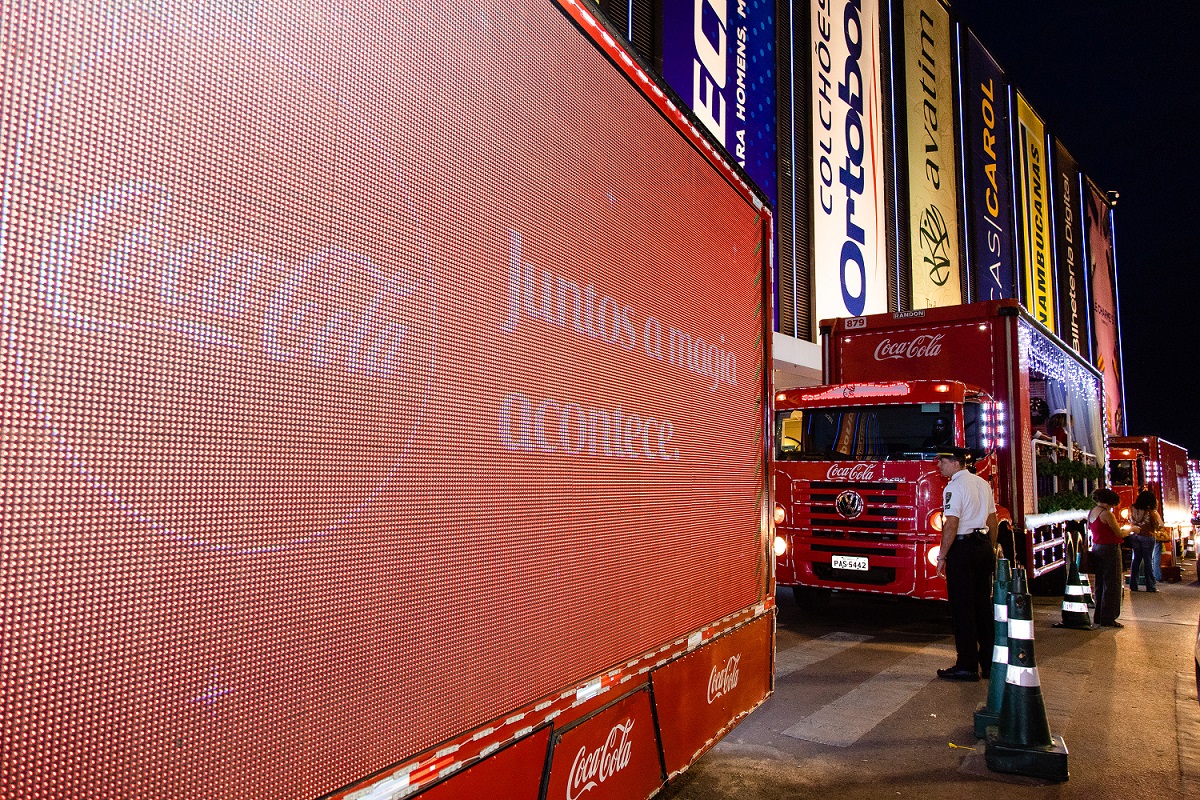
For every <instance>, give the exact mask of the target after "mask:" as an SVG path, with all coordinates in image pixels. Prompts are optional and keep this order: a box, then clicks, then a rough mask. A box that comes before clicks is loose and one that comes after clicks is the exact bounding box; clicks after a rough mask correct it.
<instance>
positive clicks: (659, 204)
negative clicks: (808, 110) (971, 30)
mask: <svg viewBox="0 0 1200 800" xmlns="http://www.w3.org/2000/svg"><path fill="white" fill-rule="evenodd" d="M4 18H5V22H6V27H5V29H4V33H3V34H2V38H0V47H2V48H3V61H2V62H0V70H2V76H3V87H4V108H5V115H4V117H3V119H2V120H0V125H2V126H3V128H2V132H3V135H2V138H0V148H2V149H0V157H2V158H3V168H4V172H3V175H4V183H3V186H2V191H3V195H2V197H0V204H2V205H0V253H2V257H3V261H2V263H0V288H2V290H3V293H4V297H3V300H4V305H3V311H2V316H0V331H2V334H3V345H2V346H0V358H2V359H3V366H4V382H3V389H2V393H0V402H2V406H0V408H2V417H0V420H2V424H3V429H2V438H0V447H2V448H3V459H2V472H0V498H2V504H0V514H2V515H3V534H2V536H3V538H2V540H0V581H2V585H0V624H2V625H3V634H4V651H3V657H2V658H0V730H2V733H0V737H2V741H0V744H2V746H0V796H3V797H13V798H18V797H19V798H22V799H23V800H37V799H38V798H64V797H72V798H92V797H95V798H99V797H111V798H142V797H170V798H202V799H203V800H215V799H216V798H257V799H259V800H266V798H272V799H274V798H316V797H339V798H359V799H363V798H371V799H372V800H380V799H381V798H399V797H407V796H410V795H413V794H416V793H418V792H425V793H426V796H428V797H432V798H447V797H452V798H459V797H462V798H478V797H490V798H539V797H546V798H555V800H564V799H565V800H577V798H580V797H584V798H586V799H587V800H599V799H600V798H637V797H648V796H650V795H651V794H653V793H654V792H656V791H657V790H658V789H659V787H661V785H662V784H663V782H664V781H665V780H666V779H667V778H668V777H669V776H671V775H674V774H676V773H678V772H680V771H681V770H683V769H685V768H686V767H687V766H688V764H690V763H691V762H692V761H693V760H694V759H695V758H696V757H697V756H698V755H699V754H700V753H702V752H704V751H705V750H706V749H707V748H709V747H711V746H712V744H713V743H714V742H715V741H717V740H718V739H719V738H720V736H721V735H723V733H724V732H726V731H727V730H729V728H730V727H731V726H732V725H734V724H735V723H736V722H737V721H738V720H739V719H740V718H742V717H743V716H744V715H745V714H747V713H748V712H749V711H750V710H751V709H753V708H754V707H756V706H757V705H758V704H759V703H761V702H762V701H763V699H764V698H765V697H766V696H767V694H768V693H769V692H770V689H771V674H772V671H771V668H772V653H773V641H774V608H773V597H774V595H773V582H772V563H771V556H770V549H769V536H770V534H769V523H770V521H769V499H768V498H769V492H768V485H767V481H766V478H765V475H766V451H767V445H766V441H765V440H766V424H767V413H766V410H765V409H766V406H767V401H768V400H769V397H770V394H769V386H768V385H767V381H768V378H767V377H766V376H767V375H769V370H766V369H765V365H766V364H768V363H770V361H769V353H767V352H766V348H767V343H768V342H769V341H770V336H769V320H770V318H771V314H770V304H769V300H768V298H770V296H771V294H770V286H769V277H770V272H769V269H768V267H769V264H768V263H767V259H768V258H769V255H768V254H769V253H770V247H769V245H768V243H769V242H770V241H771V230H770V226H771V219H770V214H769V212H768V209H767V208H766V207H765V206H764V204H763V202H762V200H761V198H760V197H759V196H757V195H756V193H755V191H754V190H753V189H752V188H751V187H750V186H749V185H748V184H747V183H746V182H745V181H744V179H743V178H742V177H741V174H740V173H738V172H737V171H736V170H734V169H732V168H731V167H729V166H728V165H727V163H726V162H725V161H724V160H723V159H722V157H721V156H720V155H718V154H717V151H716V148H715V146H714V145H711V144H710V143H709V142H708V140H707V139H705V138H704V137H703V136H702V135H701V134H700V133H699V132H698V129H697V127H696V126H695V125H694V124H693V122H692V121H691V120H690V119H689V118H687V117H686V116H685V115H684V114H683V113H682V112H681V111H680V109H679V108H678V107H677V106H676V105H674V104H673V103H672V102H671V101H670V100H669V99H668V96H667V95H666V94H665V93H664V90H663V89H661V88H660V87H659V84H657V83H656V82H655V81H654V80H653V79H651V78H650V77H649V75H648V74H647V73H646V72H645V71H644V70H643V69H642V68H641V67H640V66H639V64H638V63H637V62H636V61H635V60H634V59H633V58H631V57H630V56H629V55H628V54H627V53H626V52H625V51H623V50H622V49H621V48H620V47H619V46H618V45H617V44H616V43H615V41H614V40H613V38H612V37H611V36H610V35H609V34H608V33H607V31H606V30H604V29H603V28H602V27H601V26H600V25H599V24H598V23H597V22H596V20H595V18H594V17H593V16H592V14H591V12H590V11H588V7H587V6H585V5H581V4H578V3H576V2H572V0H563V2H562V4H561V5H555V4H553V3H550V2H532V1H530V2H517V3H506V4H500V5H497V4H495V3H485V2H473V1H471V0H458V1H457V2H451V3H449V4H442V6H439V8H438V9H437V10H436V12H435V11H434V10H433V9H431V8H428V7H426V6H423V5H413V4H404V3H350V4H345V3H340V4H330V3H307V2H292V1H291V0H289V2H282V1H281V0H261V2H255V3H237V2H228V3H221V2H215V3H214V2H194V1H193V2H185V0H161V2H151V3H132V4H131V3H120V4H117V3H107V2H96V3H90V4H62V3H57V2H50V1H49V0H32V1H31V2H28V3H25V4H23V5H22V6H21V7H20V8H19V9H18V8H16V7H10V6H9V5H6V6H5V13H4Z"/></svg>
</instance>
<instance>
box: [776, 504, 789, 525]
mask: <svg viewBox="0 0 1200 800" xmlns="http://www.w3.org/2000/svg"><path fill="white" fill-rule="evenodd" d="M785 519H787V511H785V510H784V508H783V506H781V505H779V504H778V503H776V504H775V524H776V525H782V524H783V521H784V520H785Z"/></svg>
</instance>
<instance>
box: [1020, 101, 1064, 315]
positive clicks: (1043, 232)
mask: <svg viewBox="0 0 1200 800" xmlns="http://www.w3.org/2000/svg"><path fill="white" fill-rule="evenodd" d="M1016 144H1017V156H1018V158H1019V161H1020V164H1019V166H1020V168H1019V169H1018V170H1017V209H1018V211H1019V212H1020V220H1021V262H1022V268H1023V269H1022V283H1023V286H1022V292H1021V301H1022V302H1023V303H1024V304H1025V308H1027V309H1028V310H1029V313H1030V314H1031V315H1033V318H1034V319H1036V320H1037V321H1038V322H1040V323H1042V324H1043V325H1045V326H1046V327H1047V328H1048V329H1049V330H1050V332H1051V333H1054V332H1055V330H1056V328H1055V325H1054V317H1055V309H1054V264H1053V260H1052V258H1053V257H1052V255H1051V252H1050V186H1049V181H1048V178H1047V174H1048V173H1047V168H1048V167H1047V164H1046V127H1045V125H1043V124H1042V120H1041V118H1040V117H1039V116H1038V115H1037V114H1036V113H1034V111H1033V109H1032V108H1030V107H1029V103H1027V102H1025V98H1024V97H1022V96H1021V93H1020V92H1017V142H1016Z"/></svg>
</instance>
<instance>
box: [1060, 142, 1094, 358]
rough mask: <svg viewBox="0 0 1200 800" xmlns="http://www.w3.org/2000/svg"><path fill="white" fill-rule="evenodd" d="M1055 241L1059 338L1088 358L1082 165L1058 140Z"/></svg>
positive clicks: (1089, 343) (1088, 339) (1089, 338)
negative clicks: (1080, 167)
mask: <svg viewBox="0 0 1200 800" xmlns="http://www.w3.org/2000/svg"><path fill="white" fill-rule="evenodd" d="M1052 174H1053V176H1054V184H1053V191H1052V196H1053V197H1054V241H1055V245H1056V247H1057V258H1056V262H1057V265H1058V274H1057V275H1056V276H1055V277H1056V278H1057V281H1056V282H1057V283H1058V331H1059V334H1058V335H1059V337H1060V338H1061V339H1062V340H1063V341H1064V342H1066V343H1067V344H1068V345H1070V346H1071V347H1072V348H1073V349H1074V350H1075V352H1077V353H1079V354H1080V355H1082V356H1083V357H1084V358H1088V357H1089V356H1090V354H1091V345H1092V342H1091V337H1090V336H1089V335H1088V325H1089V322H1090V319H1089V317H1090V315H1089V314H1088V306H1089V303H1088V301H1087V278H1086V276H1085V274H1084V268H1083V208H1082V201H1081V197H1080V194H1079V191H1080V185H1079V164H1078V163H1076V161H1075V159H1074V158H1073V157H1072V156H1071V154H1070V153H1069V152H1067V148H1065V147H1063V144H1062V142H1060V141H1058V140H1057V139H1055V140H1054V171H1053V173H1052Z"/></svg>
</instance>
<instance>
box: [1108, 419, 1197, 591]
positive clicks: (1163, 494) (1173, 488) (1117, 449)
mask: <svg viewBox="0 0 1200 800" xmlns="http://www.w3.org/2000/svg"><path fill="white" fill-rule="evenodd" d="M1187 456H1188V454H1187V450H1185V449H1184V448H1182V447H1180V446H1179V445H1177V444H1173V443H1171V442H1168V441H1167V440H1166V439H1163V438H1162V437H1159V436H1113V437H1110V438H1109V440H1108V459H1109V461H1108V469H1109V482H1110V483H1111V484H1112V488H1113V489H1114V490H1115V491H1116V492H1117V494H1119V495H1121V506H1120V510H1119V511H1118V515H1119V517H1120V519H1121V521H1122V522H1123V523H1127V522H1128V521H1129V513H1130V507H1131V506H1132V505H1133V501H1134V500H1135V499H1136V498H1137V496H1138V495H1139V494H1141V493H1142V492H1143V491H1147V490H1148V491H1150V492H1153V493H1154V498H1155V500H1156V501H1157V502H1158V508H1159V513H1160V514H1162V518H1163V527H1165V528H1166V529H1167V530H1168V531H1169V532H1170V534H1171V539H1172V541H1173V542H1174V546H1167V547H1164V548H1163V558H1162V565H1163V567H1173V566H1175V565H1176V561H1175V559H1176V557H1177V556H1179V555H1182V554H1183V552H1184V551H1185V550H1194V548H1195V545H1194V542H1193V538H1194V533H1193V528H1192V517H1193V513H1192V490H1191V475H1190V471H1189V464H1188V457H1187Z"/></svg>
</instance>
